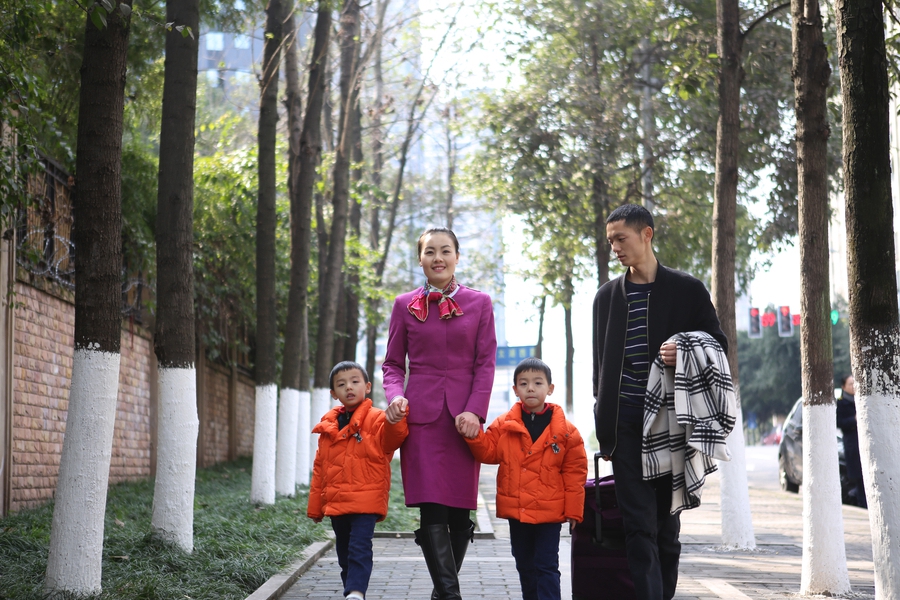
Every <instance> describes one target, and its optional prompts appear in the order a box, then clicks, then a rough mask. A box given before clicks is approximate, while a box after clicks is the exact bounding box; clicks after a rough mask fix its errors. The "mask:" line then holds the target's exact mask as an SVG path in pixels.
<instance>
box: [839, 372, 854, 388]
mask: <svg viewBox="0 0 900 600" xmlns="http://www.w3.org/2000/svg"><path fill="white" fill-rule="evenodd" d="M851 377H853V375H852V374H850V375H844V376H843V377H841V387H844V386H845V385H847V380H848V379H850V378H851Z"/></svg>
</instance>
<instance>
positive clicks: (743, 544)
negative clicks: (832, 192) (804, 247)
mask: <svg viewBox="0 0 900 600" xmlns="http://www.w3.org/2000/svg"><path fill="white" fill-rule="evenodd" d="M716 31H717V38H716V40H717V43H716V46H717V52H718V57H719V86H718V90H719V118H718V121H717V123H716V163H715V164H716V177H715V190H714V201H713V231H712V240H713V241H712V245H713V251H712V288H713V291H712V296H713V304H714V305H715V307H716V312H717V313H718V316H719V321H720V322H721V326H722V331H723V332H724V333H725V335H726V336H727V337H728V339H729V340H731V343H730V344H729V345H728V364H729V367H730V369H731V376H732V379H733V381H734V389H735V396H736V398H737V400H738V407H740V384H739V378H738V362H737V323H736V321H735V308H734V303H735V293H734V291H735V252H736V250H735V248H736V245H737V237H736V236H737V225H736V224H737V187H738V140H739V134H740V126H741V123H740V101H741V80H742V79H743V77H744V69H743V66H742V65H741V61H742V52H743V44H744V34H743V33H742V32H741V22H740V5H739V1H738V0H717V1H716ZM734 430H735V431H737V432H738V435H731V436H728V441H727V443H728V447H729V450H730V452H731V456H732V459H731V462H730V463H727V462H722V463H720V469H721V473H722V488H721V494H722V541H723V542H724V543H725V544H726V545H727V546H736V547H739V548H755V547H756V539H755V536H754V534H753V522H752V520H751V516H750V497H749V494H748V491H747V490H748V486H747V472H746V468H745V467H746V457H745V452H744V440H743V436H742V435H740V434H741V432H742V431H743V416H742V414H741V410H740V409H739V410H738V411H737V422H736V423H735V426H734Z"/></svg>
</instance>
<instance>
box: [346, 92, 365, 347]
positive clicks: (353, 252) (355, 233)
mask: <svg viewBox="0 0 900 600" xmlns="http://www.w3.org/2000/svg"><path fill="white" fill-rule="evenodd" d="M352 110H353V112H352V114H351V116H350V145H351V148H352V149H351V151H350V156H351V162H352V168H351V170H350V182H351V185H352V187H353V189H354V190H356V193H355V194H353V196H352V197H351V199H350V231H349V233H350V242H351V245H350V253H349V254H350V261H349V262H350V264H349V265H348V268H347V276H346V279H345V281H344V298H345V302H346V304H345V306H344V323H345V325H344V343H343V346H344V351H343V353H342V354H341V356H340V360H352V361H354V362H355V361H356V346H357V344H358V343H359V301H360V297H359V292H360V280H361V279H360V275H359V269H360V256H361V254H360V250H361V246H360V243H361V236H362V198H360V197H359V192H358V190H359V186H360V184H361V183H362V178H363V169H362V164H363V150H362V107H361V106H360V102H359V97H358V96H357V99H356V105H355V106H354V107H353V109H352Z"/></svg>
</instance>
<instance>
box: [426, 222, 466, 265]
mask: <svg viewBox="0 0 900 600" xmlns="http://www.w3.org/2000/svg"><path fill="white" fill-rule="evenodd" d="M432 233H443V234H446V235H449V236H450V239H451V240H453V245H454V246H455V247H456V253H457V254H459V240H458V239H456V234H455V233H453V231H452V230H450V229H448V228H446V227H429V228H428V229H426V230H425V231H423V232H422V235H420V236H419V241H418V242H417V243H416V249H417V250H418V257H419V258H421V257H422V246H424V245H425V238H426V237H428V236H429V235H431V234H432Z"/></svg>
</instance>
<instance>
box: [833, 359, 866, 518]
mask: <svg viewBox="0 0 900 600" xmlns="http://www.w3.org/2000/svg"><path fill="white" fill-rule="evenodd" d="M836 404H837V410H836V414H837V426H838V428H839V429H840V430H841V432H842V433H843V434H844V463H845V465H846V468H847V479H848V480H849V481H850V497H851V498H852V499H853V503H854V504H856V506H861V507H863V508H867V507H868V504H867V503H866V490H865V487H864V486H863V474H862V462H861V460H860V456H859V432H857V430H856V380H855V379H854V378H853V375H847V376H845V377H843V378H841V397H840V398H839V399H838V401H837V403H836Z"/></svg>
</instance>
